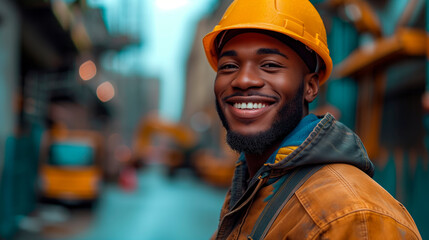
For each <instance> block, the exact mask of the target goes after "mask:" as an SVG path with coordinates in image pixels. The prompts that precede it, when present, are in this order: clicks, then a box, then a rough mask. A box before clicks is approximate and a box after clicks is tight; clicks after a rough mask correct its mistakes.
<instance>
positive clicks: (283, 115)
mask: <svg viewBox="0 0 429 240" xmlns="http://www.w3.org/2000/svg"><path fill="white" fill-rule="evenodd" d="M303 94H304V84H301V86H300V88H299V89H298V92H297V94H296V95H295V96H294V98H293V99H292V100H290V101H289V102H287V103H286V104H285V105H284V106H283V107H282V108H281V109H280V110H279V112H278V113H277V117H276V119H275V120H274V122H273V125H272V126H271V128H269V129H268V130H266V131H263V132H259V133H256V134H252V135H242V134H239V133H237V132H234V131H231V130H230V128H229V125H228V122H227V120H226V118H225V115H224V114H223V112H222V110H221V109H220V106H219V102H218V101H216V110H217V112H218V115H219V118H220V119H221V121H222V124H223V126H224V127H225V129H226V130H227V134H226V142H227V143H228V144H229V146H230V147H231V148H232V149H233V150H235V151H237V152H239V153H241V152H243V153H245V154H256V155H262V154H263V153H264V152H265V150H267V149H269V148H270V147H272V146H273V144H277V143H280V142H281V141H282V140H283V139H284V138H285V137H286V136H287V135H288V134H289V133H290V132H292V130H293V129H295V127H296V126H297V125H298V123H299V122H300V121H301V118H302V116H303Z"/></svg>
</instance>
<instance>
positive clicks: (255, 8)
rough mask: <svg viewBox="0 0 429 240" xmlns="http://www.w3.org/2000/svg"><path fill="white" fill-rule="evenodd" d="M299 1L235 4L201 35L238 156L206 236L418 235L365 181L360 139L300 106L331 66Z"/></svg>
mask: <svg viewBox="0 0 429 240" xmlns="http://www.w3.org/2000/svg"><path fill="white" fill-rule="evenodd" d="M326 42H327V41H326V32H325V27H324V24H323V21H322V19H321V18H320V16H319V14H318V12H317V11H316V9H315V8H314V7H313V5H312V4H311V3H310V2H309V1H307V0H235V1H234V2H233V3H232V4H231V6H230V7H229V8H228V10H227V11H226V12H225V15H224V16H223V18H222V20H221V21H220V22H219V24H218V25H217V26H216V27H215V28H214V30H213V31H212V32H211V33H209V34H207V35H206V37H205V38H204V39H203V43H204V47H205V51H206V55H207V58H208V60H209V63H210V64H211V66H212V67H213V69H214V70H215V71H217V75H216V80H215V85H214V92H215V96H216V107H217V110H218V113H219V116H220V119H221V121H222V123H223V125H224V127H225V128H226V130H227V142H228V144H229V145H230V146H231V148H232V149H234V150H236V151H238V152H240V153H241V155H240V158H239V159H238V162H237V167H236V170H235V173H234V180H233V184H232V186H231V188H230V191H229V192H228V194H227V196H226V199H225V203H224V206H223V209H222V211H221V220H220V223H219V226H218V229H217V231H216V233H215V234H214V235H213V239H382V238H384V239H421V237H420V234H419V232H418V229H417V227H416V225H415V223H414V221H413V219H412V218H411V216H410V215H409V213H408V212H407V210H406V209H405V208H404V207H403V206H402V205H401V204H400V203H399V202H398V201H396V200H395V199H394V198H393V197H392V196H391V195H389V194H388V193H387V192H386V191H385V190H384V189H383V188H382V187H380V186H379V185H378V184H377V183H376V182H375V181H373V180H372V179H371V177H372V175H373V171H374V167H373V164H372V163H371V161H370V160H369V158H368V156H367V154H366V151H365V149H364V146H363V144H362V142H361V141H360V139H359V138H358V137H357V136H356V134H354V133H353V132H352V131H351V130H350V129H348V128H347V127H345V126H344V125H343V124H341V123H339V122H337V121H336V120H335V119H334V118H333V116H332V115H330V114H326V115H325V116H320V117H319V116H315V115H313V114H309V110H308V104H309V103H310V102H312V101H313V100H314V99H315V98H316V96H317V94H318V91H319V86H320V85H321V84H323V83H325V81H326V80H327V79H328V78H329V75H330V73H331V70H332V60H331V58H330V56H329V50H328V47H327V43H326Z"/></svg>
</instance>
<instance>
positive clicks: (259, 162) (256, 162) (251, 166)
mask: <svg viewBox="0 0 429 240" xmlns="http://www.w3.org/2000/svg"><path fill="white" fill-rule="evenodd" d="M280 143H281V141H280V142H279V143H277V144H273V145H272V146H271V147H270V148H269V149H267V150H265V151H264V152H263V153H262V154H246V153H245V154H244V155H245V156H246V162H247V167H248V170H249V177H250V178H253V176H255V174H256V173H257V172H258V171H259V169H260V168H261V167H262V166H263V165H264V164H265V163H266V162H267V160H268V158H269V157H270V156H271V154H273V152H274V151H276V150H277V148H278V147H279V146H280Z"/></svg>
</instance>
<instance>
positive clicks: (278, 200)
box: [247, 165, 324, 240]
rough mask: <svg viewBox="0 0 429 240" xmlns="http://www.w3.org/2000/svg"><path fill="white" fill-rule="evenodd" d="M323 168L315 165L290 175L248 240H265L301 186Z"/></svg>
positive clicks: (270, 202)
mask: <svg viewBox="0 0 429 240" xmlns="http://www.w3.org/2000/svg"><path fill="white" fill-rule="evenodd" d="M323 166H324V165H313V166H308V167H302V168H299V169H296V170H295V171H293V172H292V173H290V174H288V175H289V176H286V180H285V181H284V183H283V184H282V185H281V186H280V188H279V190H278V191H277V192H276V193H275V194H274V196H273V197H272V198H271V200H270V201H269V202H268V204H267V205H266V206H265V208H264V210H263V211H262V213H261V215H259V217H258V220H256V223H255V226H253V230H252V233H251V234H250V235H249V236H248V237H247V238H248V239H250V240H257V239H258V240H259V239H263V238H264V237H265V235H266V234H267V232H268V230H269V229H270V227H271V225H272V224H273V222H274V220H275V219H276V218H277V216H278V215H279V213H280V211H281V210H282V209H283V207H284V206H285V205H286V203H287V202H288V201H289V199H290V198H291V197H292V195H293V194H294V193H295V191H296V190H298V188H300V187H301V185H302V184H304V182H305V181H307V179H309V178H310V177H311V175H313V174H314V173H315V172H317V171H318V170H319V169H320V168H322V167H323Z"/></svg>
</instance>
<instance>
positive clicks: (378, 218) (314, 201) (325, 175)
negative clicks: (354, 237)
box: [296, 164, 418, 236]
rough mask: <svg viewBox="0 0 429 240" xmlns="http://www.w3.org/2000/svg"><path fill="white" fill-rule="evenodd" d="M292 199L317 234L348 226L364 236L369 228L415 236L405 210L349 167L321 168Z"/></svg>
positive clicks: (355, 169)
mask: <svg viewBox="0 0 429 240" xmlns="http://www.w3.org/2000/svg"><path fill="white" fill-rule="evenodd" d="M296 197H297V199H298V201H299V202H300V203H301V205H302V206H303V208H304V209H305V211H306V212H307V214H308V215H309V216H310V217H311V219H312V220H313V221H314V223H315V224H316V225H317V226H318V227H319V229H320V231H321V232H323V231H326V230H327V229H330V228H333V226H336V225H338V226H342V228H343V229H344V228H347V226H348V225H350V228H359V229H360V230H359V232H360V233H359V234H366V235H368V234H369V232H371V229H372V231H374V230H375V231H378V232H380V231H379V230H380V228H381V229H383V228H384V230H386V231H392V230H391V228H392V229H396V231H397V232H398V234H399V233H400V232H407V233H410V234H411V235H415V236H418V230H417V228H416V226H415V223H414V221H413V219H412V218H411V216H410V214H409V213H408V212H407V210H406V209H405V207H404V206H403V205H402V204H401V203H399V202H398V201H397V200H396V199H394V198H393V197H392V196H391V195H390V194H389V193H388V192H387V191H386V190H384V189H383V188H382V187H381V186H380V185H379V184H377V183H376V182H375V181H374V180H373V179H372V178H370V177H369V176H368V175H367V174H365V173H364V172H362V171H361V170H359V169H358V168H356V167H354V166H352V165H348V164H329V165H327V166H325V167H323V168H322V169H320V170H319V171H318V172H316V173H315V174H314V175H313V176H312V177H311V178H310V179H308V180H307V182H306V183H305V184H304V185H303V186H302V187H301V188H300V189H298V190H297V191H296ZM371 225H374V226H371ZM373 227H375V228H373ZM377 228H378V229H377ZM347 231H351V229H349V230H347Z"/></svg>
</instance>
